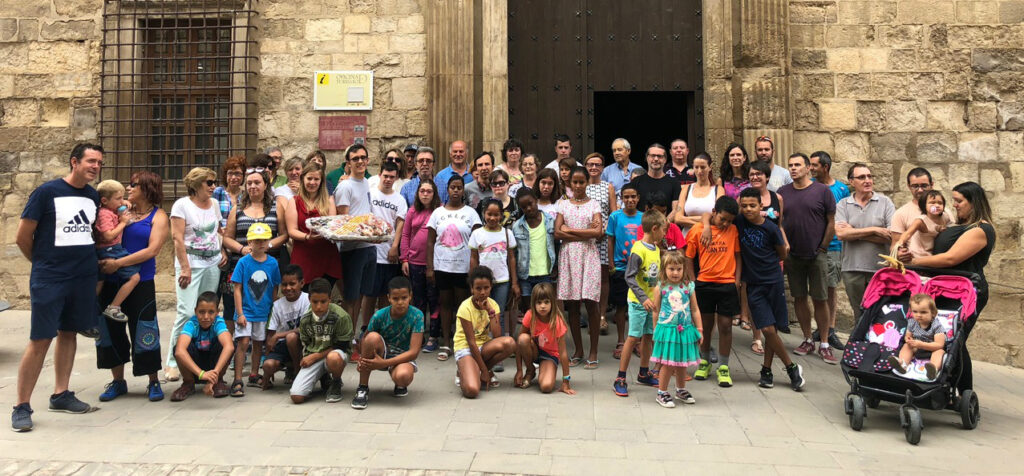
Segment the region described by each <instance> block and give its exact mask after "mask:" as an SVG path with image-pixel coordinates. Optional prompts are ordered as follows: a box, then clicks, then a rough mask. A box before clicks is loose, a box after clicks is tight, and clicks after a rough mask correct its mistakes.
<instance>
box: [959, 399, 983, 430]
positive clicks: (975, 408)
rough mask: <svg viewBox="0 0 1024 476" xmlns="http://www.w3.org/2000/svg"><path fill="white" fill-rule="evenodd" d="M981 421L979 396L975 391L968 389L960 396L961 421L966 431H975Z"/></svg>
mask: <svg viewBox="0 0 1024 476" xmlns="http://www.w3.org/2000/svg"><path fill="white" fill-rule="evenodd" d="M980 419H981V407H980V406H979V405H978V394H976V393H974V390H971V389H967V390H964V393H963V394H961V395H960V420H961V421H962V422H963V425H964V429H965V430H973V429H975V428H977V427H978V420H980Z"/></svg>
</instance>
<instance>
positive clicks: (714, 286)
mask: <svg viewBox="0 0 1024 476" xmlns="http://www.w3.org/2000/svg"><path fill="white" fill-rule="evenodd" d="M694 291H696V293H697V308H698V309H700V314H701V317H702V318H704V319H710V318H711V315H712V314H718V315H719V316H726V317H732V316H738V315H739V314H740V295H739V292H737V290H736V285H735V284H733V283H709V282H706V281H697V284H696V285H695V286H694Z"/></svg>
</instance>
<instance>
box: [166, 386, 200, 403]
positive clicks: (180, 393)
mask: <svg viewBox="0 0 1024 476" xmlns="http://www.w3.org/2000/svg"><path fill="white" fill-rule="evenodd" d="M193 393H196V386H195V384H187V383H183V384H181V386H180V387H178V389H177V390H175V391H174V393H172V394H171V401H172V402H181V401H184V400H185V399H186V398H188V397H190V396H192V394H193Z"/></svg>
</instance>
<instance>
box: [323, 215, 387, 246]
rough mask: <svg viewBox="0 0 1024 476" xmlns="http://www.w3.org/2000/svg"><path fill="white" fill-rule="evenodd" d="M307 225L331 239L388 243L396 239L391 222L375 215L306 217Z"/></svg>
mask: <svg viewBox="0 0 1024 476" xmlns="http://www.w3.org/2000/svg"><path fill="white" fill-rule="evenodd" d="M306 226H307V227H308V228H309V229H310V230H313V231H315V232H317V233H318V234H319V235H320V236H323V237H324V238H326V239H328V240H330V241H363V242H369V243H386V242H389V241H391V240H392V239H394V229H393V228H392V227H391V224H390V223H388V222H387V221H385V220H384V219H382V218H380V217H378V216H375V215H369V214H367V215H354V216H353V215H331V216H326V217H313V218H308V219H306Z"/></svg>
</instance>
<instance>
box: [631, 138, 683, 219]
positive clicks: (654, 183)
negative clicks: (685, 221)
mask: <svg viewBox="0 0 1024 476" xmlns="http://www.w3.org/2000/svg"><path fill="white" fill-rule="evenodd" d="M667 152H668V149H666V148H665V146H663V145H661V144H658V143H654V144H651V146H650V147H648V148H647V173H646V174H644V175H641V176H639V177H637V178H635V179H633V181H632V182H630V183H632V184H633V185H635V186H636V189H637V191H638V192H640V203H639V204H637V208H638V209H640V210H646V209H647V197H649V196H650V194H651V193H653V192H655V191H660V192H662V193H664V194H665V196H666V197H669V198H670V199H671V200H672V207H671V208H669V210H672V211H671V212H670V214H669V216H668V221H669V222H672V216H673V215H675V209H676V205H677V204H678V203H679V202H678V200H679V190H680V188H681V187H680V186H679V180H676V179H674V178H672V177H669V176H667V175H665V170H664V169H665V160H666V159H667V157H668V154H667Z"/></svg>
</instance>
